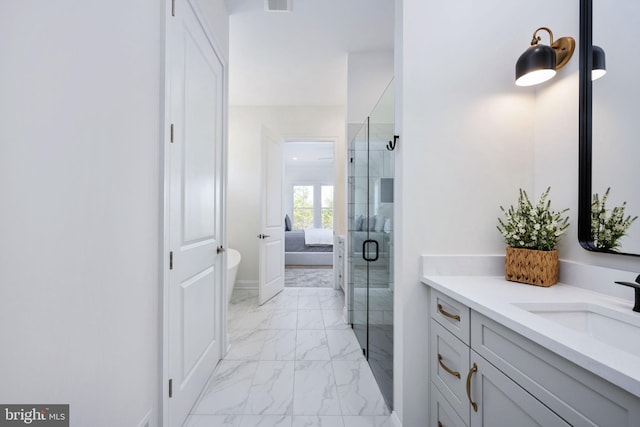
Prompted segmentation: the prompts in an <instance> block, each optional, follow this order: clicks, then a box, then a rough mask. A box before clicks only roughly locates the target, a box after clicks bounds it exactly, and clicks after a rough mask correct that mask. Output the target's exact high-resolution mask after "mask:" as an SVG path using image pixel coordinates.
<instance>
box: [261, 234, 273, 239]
mask: <svg viewBox="0 0 640 427" xmlns="http://www.w3.org/2000/svg"><path fill="white" fill-rule="evenodd" d="M267 237H271V236H270V235H268V234H258V239H266V238H267Z"/></svg>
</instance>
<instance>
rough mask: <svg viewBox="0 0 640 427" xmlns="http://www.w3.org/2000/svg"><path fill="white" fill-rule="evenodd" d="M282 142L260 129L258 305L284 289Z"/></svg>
mask: <svg viewBox="0 0 640 427" xmlns="http://www.w3.org/2000/svg"><path fill="white" fill-rule="evenodd" d="M282 174H283V165H282V141H281V140H280V139H279V138H277V137H276V136H275V135H274V134H273V133H272V132H271V131H269V129H267V128H264V127H263V129H262V193H261V197H262V200H261V212H260V230H261V231H260V234H258V241H259V242H260V243H259V263H260V277H259V279H258V302H259V303H260V304H264V303H265V302H267V301H268V300H270V299H271V298H273V297H274V296H275V295H277V294H278V293H279V292H280V291H282V290H283V289H284V213H283V201H282Z"/></svg>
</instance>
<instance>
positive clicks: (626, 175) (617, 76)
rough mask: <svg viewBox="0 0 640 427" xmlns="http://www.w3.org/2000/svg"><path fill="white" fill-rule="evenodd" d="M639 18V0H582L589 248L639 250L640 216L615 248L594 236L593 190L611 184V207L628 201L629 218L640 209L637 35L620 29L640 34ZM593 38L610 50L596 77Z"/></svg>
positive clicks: (582, 149) (583, 201) (582, 128)
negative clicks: (601, 72)
mask: <svg viewBox="0 0 640 427" xmlns="http://www.w3.org/2000/svg"><path fill="white" fill-rule="evenodd" d="M639 18H640V2H638V1H637V0H621V2H620V3H619V2H616V3H615V5H612V4H611V3H610V2H607V0H580V45H579V52H580V65H579V74H580V83H579V86H580V97H579V103H580V105H579V114H580V120H579V197H578V240H579V241H580V245H581V246H582V247H583V248H585V249H587V250H589V251H594V252H604V253H611V254H620V255H631V256H640V219H638V220H636V221H635V222H634V223H633V224H632V225H631V227H630V228H628V229H627V230H626V232H625V234H626V235H625V236H624V237H622V238H620V239H619V240H618V243H619V245H618V246H615V247H613V248H611V247H607V246H608V245H606V244H603V243H602V241H601V240H598V238H597V237H596V238H594V232H593V231H592V212H591V210H592V209H591V208H592V202H593V197H594V194H597V195H598V199H599V200H602V197H603V196H604V194H605V193H606V192H607V189H610V193H609V196H608V200H607V204H606V207H607V209H612V208H613V207H617V206H622V204H623V203H625V204H626V206H625V214H624V217H625V218H626V217H627V216H631V217H634V216H637V215H640V186H639V185H638V184H637V183H638V182H640V177H639V176H638V172H637V167H636V163H637V160H638V158H639V157H640V142H639V141H638V138H639V137H638V135H640V120H638V118H637V117H638V113H639V112H640V111H639V110H640V107H639V106H638V102H637V99H639V98H638V97H640V85H638V84H637V82H635V80H634V79H635V78H636V76H635V75H637V71H636V70H637V67H636V65H637V61H638V60H637V59H636V57H637V55H635V51H636V50H637V49H636V48H635V47H634V44H635V40H636V38H635V37H633V35H632V34H628V32H626V31H625V30H623V31H625V32H623V31H620V29H622V28H625V29H630V28H634V30H633V31H635V32H638V33H639V34H638V35H640V29H638V30H636V29H635V28H638V25H637V21H638V19H639ZM625 22H629V25H628V26H625V25H624V23H625ZM594 44H595V45H596V46H600V47H601V48H602V50H603V51H602V53H603V54H605V55H606V62H605V63H606V67H607V74H606V75H605V76H603V77H602V78H601V79H598V80H595V81H593V80H592V77H591V76H592V74H591V72H592V68H593V63H594V56H593V55H594V54H593V50H594V48H593V45H594ZM596 49H598V48H596ZM599 59H600V58H597V61H598V60H599ZM634 74H635V75H634ZM636 87H637V88H638V89H635V88H636Z"/></svg>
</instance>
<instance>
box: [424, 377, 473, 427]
mask: <svg viewBox="0 0 640 427" xmlns="http://www.w3.org/2000/svg"><path fill="white" fill-rule="evenodd" d="M429 425H430V426H434V427H467V425H466V424H465V423H464V422H463V421H462V418H460V416H459V415H458V414H457V413H456V411H455V410H454V409H453V407H452V406H451V405H450V404H449V402H447V399H445V398H444V396H443V395H442V393H440V390H438V389H437V388H436V387H435V386H434V385H433V384H431V423H430V424H429Z"/></svg>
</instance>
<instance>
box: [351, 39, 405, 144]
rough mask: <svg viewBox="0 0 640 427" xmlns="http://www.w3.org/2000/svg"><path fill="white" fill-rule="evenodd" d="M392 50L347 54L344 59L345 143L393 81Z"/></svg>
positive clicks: (353, 134)
mask: <svg viewBox="0 0 640 427" xmlns="http://www.w3.org/2000/svg"><path fill="white" fill-rule="evenodd" d="M393 62H394V61H393V51H389V52H386V51H384V52H351V53H349V55H348V59H347V126H348V128H347V142H349V141H351V140H352V139H353V138H354V137H355V135H356V134H357V133H358V130H359V129H360V127H361V126H362V124H363V123H364V121H365V120H366V119H367V116H368V115H369V114H371V111H373V109H374V108H375V106H376V103H377V102H378V100H379V99H380V96H382V93H383V92H384V90H385V88H386V87H387V86H388V85H389V83H390V82H391V80H392V79H393Z"/></svg>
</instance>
